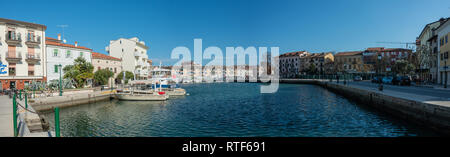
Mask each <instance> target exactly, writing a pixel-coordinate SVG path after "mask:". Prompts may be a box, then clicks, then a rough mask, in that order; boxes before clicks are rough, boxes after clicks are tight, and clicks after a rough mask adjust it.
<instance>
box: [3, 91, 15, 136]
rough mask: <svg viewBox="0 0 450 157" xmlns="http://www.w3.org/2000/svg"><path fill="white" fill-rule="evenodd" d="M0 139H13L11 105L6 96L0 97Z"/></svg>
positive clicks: (10, 100)
mask: <svg viewBox="0 0 450 157" xmlns="http://www.w3.org/2000/svg"><path fill="white" fill-rule="evenodd" d="M0 102H1V103H0V137H13V136H14V132H13V105H12V99H9V97H8V96H6V95H3V96H0Z"/></svg>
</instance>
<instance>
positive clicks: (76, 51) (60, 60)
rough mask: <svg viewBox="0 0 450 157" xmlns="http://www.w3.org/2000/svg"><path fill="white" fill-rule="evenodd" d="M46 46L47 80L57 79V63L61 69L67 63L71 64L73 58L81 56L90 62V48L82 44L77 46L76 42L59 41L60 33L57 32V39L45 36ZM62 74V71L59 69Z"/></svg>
mask: <svg viewBox="0 0 450 157" xmlns="http://www.w3.org/2000/svg"><path fill="white" fill-rule="evenodd" d="M45 44H46V47H47V55H46V56H47V80H48V81H51V80H58V79H59V67H58V66H59V65H61V70H62V69H63V68H64V67H65V66H67V65H73V64H74V61H75V59H77V58H78V57H83V58H84V59H85V60H86V62H89V63H91V62H92V49H90V48H86V47H83V46H78V42H75V44H74V45H71V44H66V43H63V42H62V41H61V35H59V34H58V39H55V38H50V37H47V38H45ZM61 75H62V76H64V71H63V70H62V71H61Z"/></svg>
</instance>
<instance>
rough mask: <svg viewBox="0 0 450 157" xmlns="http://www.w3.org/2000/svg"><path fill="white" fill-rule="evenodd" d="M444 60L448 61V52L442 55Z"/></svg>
mask: <svg viewBox="0 0 450 157" xmlns="http://www.w3.org/2000/svg"><path fill="white" fill-rule="evenodd" d="M444 59H448V51H447V52H445V53H444Z"/></svg>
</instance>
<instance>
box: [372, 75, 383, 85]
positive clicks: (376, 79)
mask: <svg viewBox="0 0 450 157" xmlns="http://www.w3.org/2000/svg"><path fill="white" fill-rule="evenodd" d="M380 82H381V77H379V76H375V77H373V78H372V83H380Z"/></svg>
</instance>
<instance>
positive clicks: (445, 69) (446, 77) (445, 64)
mask: <svg viewBox="0 0 450 157" xmlns="http://www.w3.org/2000/svg"><path fill="white" fill-rule="evenodd" d="M444 72H445V73H444V74H445V82H444V88H447V79H448V76H447V61H444Z"/></svg>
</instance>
